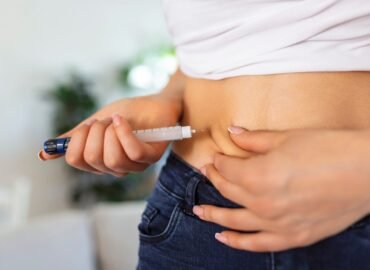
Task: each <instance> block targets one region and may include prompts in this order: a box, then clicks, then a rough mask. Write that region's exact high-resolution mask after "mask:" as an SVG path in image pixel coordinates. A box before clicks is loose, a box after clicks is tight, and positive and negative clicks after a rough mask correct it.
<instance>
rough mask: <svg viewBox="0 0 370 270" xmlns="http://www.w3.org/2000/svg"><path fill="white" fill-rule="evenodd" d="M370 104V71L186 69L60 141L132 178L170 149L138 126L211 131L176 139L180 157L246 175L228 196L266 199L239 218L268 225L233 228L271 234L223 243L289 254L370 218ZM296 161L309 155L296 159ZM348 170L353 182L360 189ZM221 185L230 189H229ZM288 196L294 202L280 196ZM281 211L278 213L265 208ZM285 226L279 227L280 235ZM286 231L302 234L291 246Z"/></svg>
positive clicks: (89, 163) (90, 163) (216, 176)
mask: <svg viewBox="0 0 370 270" xmlns="http://www.w3.org/2000/svg"><path fill="white" fill-rule="evenodd" d="M369 104H370V73H369V72H332V73H324V72H323V73H291V74H277V75H263V76H241V77H234V78H228V79H224V80H218V81H210V80H203V79H195V78H189V77H187V76H185V75H184V74H182V73H181V71H177V72H176V73H175V74H174V75H173V76H172V78H171V80H170V82H169V83H168V85H167V86H166V87H165V88H164V89H163V90H162V91H161V92H160V93H158V94H156V95H151V96H144V97H137V98H131V99H123V100H118V101H116V102H114V103H112V104H109V105H107V106H105V107H103V108H101V109H100V110H99V111H97V112H96V113H95V114H93V115H92V116H91V117H89V118H88V119H86V120H84V121H83V122H82V123H80V124H79V125H78V126H76V127H75V128H74V129H72V130H70V131H68V132H67V133H65V134H62V135H60V137H64V136H71V141H70V143H69V147H68V150H67V153H66V155H65V159H66V162H67V163H68V164H69V165H71V166H73V167H76V168H78V169H81V170H84V171H89V172H92V173H97V174H102V173H103V174H104V173H109V174H112V175H115V176H122V175H125V174H127V173H129V172H135V171H142V170H144V169H145V168H146V167H148V166H149V165H150V164H152V163H154V162H156V161H157V160H158V159H159V158H160V157H161V156H162V155H163V153H164V151H165V149H166V147H167V146H168V142H159V143H144V142H141V141H139V140H137V139H136V138H135V137H134V136H133V135H132V134H131V131H132V130H133V129H145V128H155V127H163V126H171V125H174V124H176V123H180V124H182V125H190V126H192V128H194V129H196V130H202V132H198V133H197V134H195V136H194V137H193V138H192V139H190V140H182V141H176V142H173V143H172V149H173V151H174V152H175V153H176V154H177V155H179V156H180V157H181V158H183V159H184V160H185V161H187V162H188V163H189V164H191V165H192V166H194V167H195V168H198V169H201V168H204V167H206V175H207V177H209V178H210V180H211V181H215V183H223V182H225V183H228V182H233V181H236V180H238V179H241V182H238V183H235V187H234V188H233V189H232V190H233V192H231V193H227V194H225V197H228V198H230V200H232V201H236V202H239V203H240V205H242V206H246V205H248V206H249V203H251V202H254V199H256V200H255V201H256V202H255V203H253V205H255V207H254V208H253V209H252V208H251V209H252V210H253V211H252V210H250V211H251V212H248V211H249V210H246V208H244V209H242V210H239V211H240V215H236V216H235V217H234V219H238V220H239V219H240V220H243V221H244V223H243V224H244V225H245V224H251V220H253V218H255V220H257V217H259V219H258V220H259V222H256V224H255V225H256V227H253V228H247V227H243V224H241V223H237V222H236V223H235V224H234V223H233V222H231V223H227V225H229V226H226V227H229V228H230V229H237V228H235V226H240V228H239V229H241V230H242V231H248V230H250V229H252V230H255V229H256V230H261V231H262V233H256V234H249V235H248V236H246V235H244V234H236V233H235V232H230V231H228V232H224V233H222V234H218V235H217V239H218V240H220V241H222V240H224V241H222V242H224V243H226V244H228V245H229V246H231V247H234V248H239V249H250V250H256V251H262V250H283V249H287V248H290V247H294V246H302V245H307V244H310V243H313V242H315V241H318V240H320V239H323V238H325V237H328V236H330V235H333V234H335V233H338V232H339V231H341V230H343V229H344V228H345V227H346V226H348V225H349V224H351V223H354V222H355V221H356V220H358V219H359V218H360V217H362V216H365V215H366V214H367V213H369V208H370V207H369V206H368V204H369V203H368V197H369V196H368V194H369V188H368V186H369V183H368V182H369V179H370V178H369V177H367V172H365V171H366V170H365V169H364V165H363V164H364V161H366V162H368V160H370V159H369V158H368V157H367V156H366V158H365V154H364V152H366V153H368V152H369V151H368V148H369V144H370V143H369V142H370V140H369V138H368V137H366V136H365V135H363V134H366V135H368V133H367V132H365V131H366V130H367V129H369V128H370V106H369ZM231 126H237V127H239V128H243V129H246V130H249V132H247V133H248V134H250V133H251V132H252V133H253V132H256V136H247V137H245V136H243V138H244V139H243V140H239V141H238V140H235V138H233V137H232V136H230V132H229V131H228V128H230V127H231ZM261 130H263V131H269V132H277V133H276V134H280V135H276V134H275V133H274V134H275V135H276V136H275V137H276V138H278V139H276V138H275V137H274V136H271V137H269V136H265V133H259V132H258V131H261ZM297 130H300V131H297ZM324 130H326V131H324ZM349 130H351V132H352V133H351V132H349ZM355 131H356V132H355ZM337 132H338V133H337ZM347 132H349V133H347ZM253 134H254V133H253ZM281 134H284V136H281ZM348 134H350V135H348ZM365 137H366V140H365V139H363V138H365ZM266 138H267V139H266ZM262 139H264V140H265V141H264V143H262V145H270V143H271V142H270V140H271V141H272V142H276V145H277V147H276V148H275V147H274V145H273V146H271V145H270V146H271V147H262V148H260V144H259V143H260V140H262ZM357 142H358V143H357ZM360 142H361V143H360ZM279 143H280V144H279ZM255 144H256V145H255ZM365 150H366V151H365ZM303 153H305V154H303ZM220 155H221V156H222V157H223V158H224V159H225V160H224V161H225V162H224V163H225V164H230V168H232V169H233V171H234V172H235V175H237V177H235V175H234V176H233V175H230V174H229V173H227V172H228V171H230V169H226V170H224V169H225V168H219V166H217V160H218V159H217V158H215V157H216V156H218V157H219V156H220ZM296 156H297V157H299V159H297V160H295V157H296ZM40 157H41V158H42V159H43V160H50V159H55V158H59V157H60V156H49V155H47V154H46V153H45V152H43V151H42V150H41V151H40ZM227 159H230V160H232V161H235V160H236V159H238V160H241V161H243V162H245V163H243V164H249V162H251V163H254V162H257V161H258V162H259V163H258V165H259V166H257V167H256V168H258V170H257V169H254V170H252V171H253V172H254V173H256V175H255V176H256V177H252V178H249V177H248V176H249V173H250V172H249V170H247V169H246V168H249V166H247V165H245V166H246V167H243V166H237V167H235V166H234V165H235V164H234V165H233V166H232V164H233V163H232V162H226V160H227ZM222 163H223V162H222ZM212 164H213V165H212ZM239 165H240V164H239ZM341 165H343V167H341ZM366 165H368V163H367V164H366ZM325 166H326V167H325ZM328 166H329V167H328ZM365 167H366V166H365ZM367 167H369V166H367ZM266 168H267V169H266ZM354 168H361V169H359V170H355V169H354ZM343 170H344V171H343ZM339 173H342V175H345V176H347V178H346V179H351V186H348V181H347V182H346V180H345V179H344V178H343V177H340V174H339ZM244 176H245V177H244ZM366 177H367V178H366ZM220 179H221V180H220ZM245 179H246V181H247V180H248V181H250V179H253V183H254V185H255V186H253V187H252V188H255V189H256V190H257V191H258V190H263V191H268V192H267V193H266V195H265V196H262V197H261V196H260V197H258V196H257V195H258V192H257V195H256V194H253V192H252V193H251V192H250V190H249V186H248V187H245V183H244V182H242V180H245ZM352 179H353V180H352ZM218 180H219V181H218ZM298 180H299V181H300V183H301V185H298V184H297V183H298ZM217 181H218V182H217ZM248 181H247V183H249V182H248ZM287 186H289V187H291V189H287V188H286V187H287ZM318 186H319V187H320V189H319V191H318V188H317V187H318ZM333 186H335V187H336V188H333ZM216 187H218V189H219V190H220V192H221V193H222V192H224V191H223V187H224V185H223V184H220V185H218V184H216ZM348 190H351V191H352V190H353V192H347V191H348ZM292 191H294V192H292ZM260 192H261V191H260ZM346 192H347V193H346ZM243 194H244V195H246V194H252V195H248V196H247V195H246V198H248V200H250V201H248V202H247V201H244V200H242V201H239V200H240V197H241V196H242V197H243ZM253 196H255V197H253ZM284 197H286V200H280V199H281V198H284ZM261 198H263V199H261ZM279 198H280V199H279ZM343 201H344V202H345V205H344V204H343ZM293 205H294V207H293ZM275 206H278V207H276V209H277V210H276V212H273V211H272V212H271V213H270V212H266V213H265V212H264V211H265V210H266V209H270V208H271V209H275V208H274V207H275ZM311 206H315V207H311ZM200 209H203V210H204V212H203V213H204V215H203V216H202V214H199V213H198V214H199V216H200V217H201V218H204V220H207V221H211V222H216V223H219V224H224V222H229V221H228V219H229V218H230V216H229V214H228V212H227V211H226V212H223V213H224V215H221V216H224V219H222V218H221V219H216V218H214V217H213V216H212V214H211V215H208V214H207V213H213V211H211V210H210V211H208V210H209V209H214V210H215V213H216V212H217V211H218V210H220V211H224V210H221V209H215V208H212V207H211V206H207V207H204V208H200ZM248 209H249V208H248ZM282 209H283V210H285V212H284V213H286V214H285V215H282V212H283V210H282ZM318 209H320V211H318ZM198 210H199V209H198ZM246 213H247V214H246ZM252 215H253V216H252ZM219 216H220V215H219ZM278 217H281V218H280V219H278ZM273 219H276V220H277V223H274V222H273V221H271V220H273ZM276 224H278V225H279V226H277V228H278V229H277V230H276V231H271V227H272V226H273V225H276ZM284 226H287V227H288V228H290V229H291V230H293V231H295V234H294V237H292V240H291V241H290V242H289V241H288V242H287V244H285V245H284V244H282V243H283V242H284V241H285V240H286V239H287V233H286V231H284V229H282V228H283V227H284ZM279 228H280V229H281V230H280V229H279ZM259 237H261V238H259ZM252 238H253V239H255V242H254V240H251V239H252Z"/></svg>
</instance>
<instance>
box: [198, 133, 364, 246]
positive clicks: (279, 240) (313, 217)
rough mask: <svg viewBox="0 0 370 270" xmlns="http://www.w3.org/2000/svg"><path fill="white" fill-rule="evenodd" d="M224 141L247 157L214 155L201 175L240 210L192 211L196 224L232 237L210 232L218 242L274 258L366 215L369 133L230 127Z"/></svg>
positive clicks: (210, 208) (205, 208) (204, 208)
mask: <svg viewBox="0 0 370 270" xmlns="http://www.w3.org/2000/svg"><path fill="white" fill-rule="evenodd" d="M231 133H232V132H231ZM231 138H232V140H233V141H234V142H235V143H236V144H237V145H238V146H240V147H241V148H243V149H245V150H247V151H249V152H253V153H254V155H252V156H251V157H249V158H237V157H231V156H226V155H221V154H216V156H215V158H214V162H213V164H207V165H206V166H204V167H203V168H202V172H203V173H204V174H205V175H206V176H207V177H208V178H209V179H210V181H211V182H212V183H213V184H214V186H215V187H216V189H217V190H218V191H219V192H220V193H221V194H222V195H223V196H224V197H225V198H228V199H229V200H231V201H233V202H235V203H237V204H239V205H241V206H242V208H237V209H230V208H220V207H216V206H212V205H201V206H195V207H194V209H193V211H194V213H195V214H196V215H197V216H198V217H200V218H201V219H203V220H206V221H211V222H214V223H217V224H220V225H222V226H224V227H227V228H230V229H232V230H236V231H239V232H236V231H231V230H230V231H223V232H221V233H217V234H216V239H218V240H219V241H220V242H222V243H224V244H226V245H228V246H230V247H233V248H237V249H243V250H250V251H257V252H265V251H282V250H286V249H290V248H294V247H301V246H307V245H310V244H313V243H315V242H317V241H319V240H321V239H324V238H326V237H329V236H332V235H335V234H337V233H339V232H341V231H343V230H344V229H346V228H347V227H349V226H350V225H351V224H353V223H355V222H356V221H357V220H359V219H361V218H362V217H364V216H366V215H367V214H369V213H370V135H369V131H360V130H358V131H344V130H336V131H335V130H306V131H304V130H300V131H299V130H297V131H286V132H262V131H258V132H250V131H245V130H243V131H241V129H240V128H239V129H238V128H236V129H234V134H231ZM240 231H242V232H240ZM369 237H370V236H369Z"/></svg>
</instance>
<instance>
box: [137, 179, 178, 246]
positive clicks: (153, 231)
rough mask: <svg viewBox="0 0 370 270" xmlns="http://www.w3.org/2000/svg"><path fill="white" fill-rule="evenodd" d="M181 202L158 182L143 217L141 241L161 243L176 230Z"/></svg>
mask: <svg viewBox="0 0 370 270" xmlns="http://www.w3.org/2000/svg"><path fill="white" fill-rule="evenodd" d="M181 210H182V208H181V200H179V199H178V198H175V197H173V196H172V195H171V194H169V193H168V191H167V190H165V189H164V188H163V187H162V185H161V184H160V183H159V182H158V183H157V185H156V187H155V189H154V191H153V193H152V194H151V196H150V198H149V199H148V203H147V205H146V207H145V209H144V212H143V213H142V215H141V221H140V223H139V225H138V229H139V233H140V240H142V241H146V242H160V241H163V240H164V239H166V238H168V237H169V236H170V235H171V233H172V232H173V230H174V229H175V228H176V226H177V223H178V220H179V216H180V214H181V212H182V211H181Z"/></svg>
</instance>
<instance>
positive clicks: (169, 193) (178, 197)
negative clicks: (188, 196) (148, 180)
mask: <svg viewBox="0 0 370 270" xmlns="http://www.w3.org/2000/svg"><path fill="white" fill-rule="evenodd" d="M157 184H158V188H160V189H161V190H162V191H164V192H166V193H168V195H170V196H172V197H174V198H175V199H178V200H181V201H183V200H184V198H182V197H180V195H177V194H176V193H173V192H172V191H170V190H168V188H166V187H165V186H164V185H163V184H162V183H161V182H160V181H158V183H157Z"/></svg>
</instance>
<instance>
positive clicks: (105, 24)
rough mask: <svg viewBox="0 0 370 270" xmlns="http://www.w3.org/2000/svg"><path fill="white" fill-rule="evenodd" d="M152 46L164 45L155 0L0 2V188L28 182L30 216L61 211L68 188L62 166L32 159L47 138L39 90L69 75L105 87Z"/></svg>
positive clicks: (46, 111) (165, 39)
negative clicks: (21, 179)
mask: <svg viewBox="0 0 370 270" xmlns="http://www.w3.org/2000/svg"><path fill="white" fill-rule="evenodd" d="M158 43H169V38H168V36H167V29H166V26H165V22H164V18H163V14H162V10H161V4H160V0H108V1H101V0H90V1H86V0H80V1H78V0H63V1H57V0H11V1H8V0H0V90H1V96H0V166H1V167H0V168H1V171H0V185H1V184H3V183H9V182H11V181H13V180H14V179H15V178H17V177H18V176H20V175H22V176H27V177H29V178H30V179H31V180H32V188H33V191H32V204H31V214H32V215H33V216H34V215H40V214H45V213H49V212H51V211H56V210H60V209H63V208H65V207H66V206H67V199H66V196H67V193H68V188H69V185H70V184H71V183H72V179H68V176H67V174H66V173H65V170H64V168H63V163H64V160H58V161H53V162H47V163H42V162H40V161H39V160H38V159H37V158H36V153H37V152H38V150H39V148H40V147H41V145H42V142H43V141H44V139H46V138H48V137H49V136H50V134H51V129H50V126H49V125H48V124H49V123H50V122H49V121H50V114H51V112H52V108H51V107H50V105H49V104H48V102H46V101H45V100H43V99H42V93H43V92H44V90H46V89H47V88H48V87H49V86H50V85H51V84H52V83H53V82H54V81H55V80H56V79H58V78H60V77H61V75H62V74H65V73H66V72H68V71H70V70H71V69H75V70H79V71H82V72H83V73H85V74H88V75H90V76H97V77H100V79H101V80H103V81H105V82H106V85H109V83H110V78H111V74H112V70H114V69H115V68H116V67H117V66H118V65H119V64H121V63H124V62H126V61H127V60H128V59H129V58H130V57H131V56H132V55H134V54H135V53H136V52H138V51H139V50H140V49H141V48H147V47H149V46H150V45H151V44H158ZM103 88H104V87H103ZM100 95H109V87H107V89H106V93H105V92H101V93H100Z"/></svg>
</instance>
